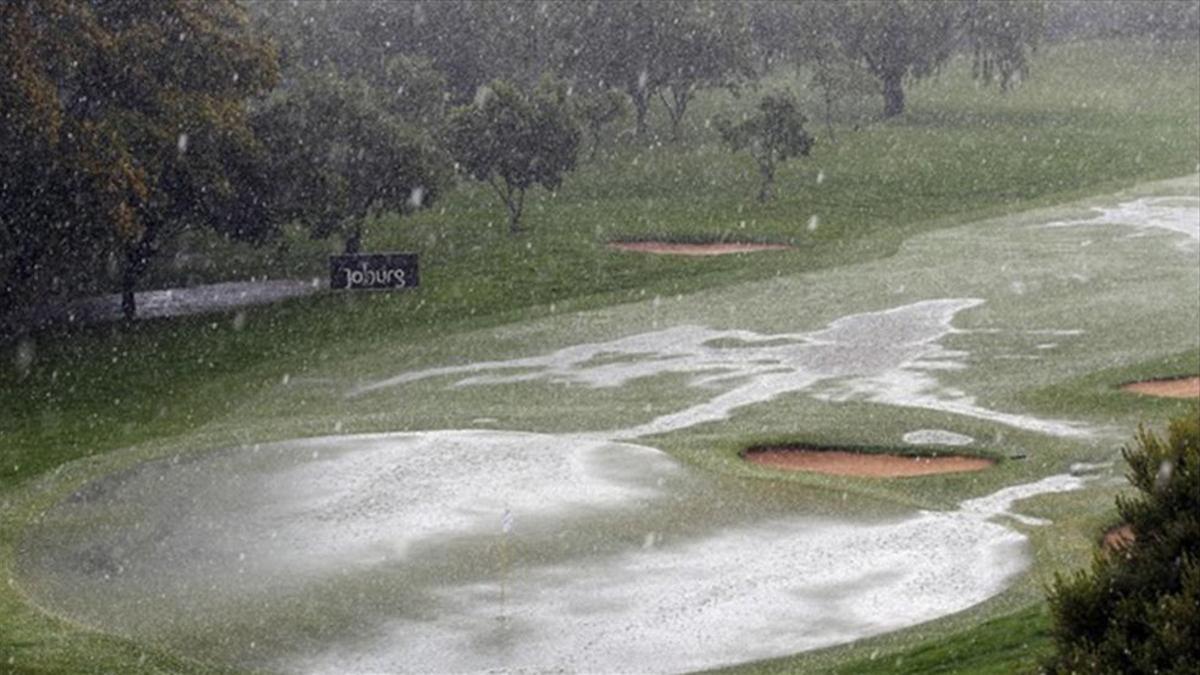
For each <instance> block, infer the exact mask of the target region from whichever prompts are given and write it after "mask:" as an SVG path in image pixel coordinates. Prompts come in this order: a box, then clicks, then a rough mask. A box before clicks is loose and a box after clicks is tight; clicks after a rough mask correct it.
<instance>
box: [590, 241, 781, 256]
mask: <svg viewBox="0 0 1200 675" xmlns="http://www.w3.org/2000/svg"><path fill="white" fill-rule="evenodd" d="M608 246H609V248H615V249H617V250H619V251H635V252H638V253H658V254H662V255H691V256H708V255H728V254H730V253H752V252H754V251H783V250H787V249H789V248H791V246H788V245H787V244H753V243H748V242H743V243H739V242H732V241H724V242H712V243H709V244H680V243H675V242H669V241H614V242H612V243H610V244H609V245H608Z"/></svg>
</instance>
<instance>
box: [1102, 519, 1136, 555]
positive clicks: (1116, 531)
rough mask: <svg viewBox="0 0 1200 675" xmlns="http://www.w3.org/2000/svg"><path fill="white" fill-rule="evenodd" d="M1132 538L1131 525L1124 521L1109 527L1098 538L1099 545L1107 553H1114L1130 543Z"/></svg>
mask: <svg viewBox="0 0 1200 675" xmlns="http://www.w3.org/2000/svg"><path fill="white" fill-rule="evenodd" d="M1134 539H1135V537H1134V534H1133V527H1131V526H1130V525H1129V524H1128V523H1126V524H1124V525H1117V526H1116V527H1110V528H1109V529H1108V531H1107V532H1105V533H1104V538H1103V539H1101V540H1100V546H1101V548H1103V549H1104V551H1105V552H1107V553H1116V552H1117V551H1120V550H1122V549H1124V548H1126V547H1128V546H1129V545H1130V544H1132V543H1133V540H1134Z"/></svg>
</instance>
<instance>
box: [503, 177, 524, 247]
mask: <svg viewBox="0 0 1200 675" xmlns="http://www.w3.org/2000/svg"><path fill="white" fill-rule="evenodd" d="M514 192H515V195H514ZM506 202H507V205H508V233H509V234H511V235H513V236H516V235H518V234H520V233H521V211H523V210H524V209H525V188H516V189H515V190H514V189H513V188H509V191H508V199H507V200H506Z"/></svg>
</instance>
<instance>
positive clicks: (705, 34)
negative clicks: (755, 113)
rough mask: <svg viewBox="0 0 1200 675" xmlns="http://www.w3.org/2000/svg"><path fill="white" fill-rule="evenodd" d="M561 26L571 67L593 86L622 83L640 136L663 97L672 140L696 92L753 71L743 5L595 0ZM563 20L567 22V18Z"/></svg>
mask: <svg viewBox="0 0 1200 675" xmlns="http://www.w3.org/2000/svg"><path fill="white" fill-rule="evenodd" d="M574 18H575V22H574V23H573V24H571V29H572V30H573V31H574V32H573V33H570V32H569V30H568V28H562V30H563V31H564V32H565V33H564V34H569V35H571V37H566V38H563V40H565V41H566V42H568V43H572V44H575V45H576V47H575V49H574V51H573V52H572V53H571V54H570V55H569V56H564V64H565V67H566V68H567V69H568V70H569V71H570V72H571V74H572V75H573V76H574V77H575V79H577V80H578V81H580V82H581V83H583V84H584V85H585V86H587V87H589V88H597V89H608V88H617V89H620V90H621V91H624V92H625V93H626V94H627V95H628V96H629V100H630V102H631V103H632V104H633V111H634V119H635V122H636V125H637V126H636V128H637V134H638V137H639V138H644V137H645V136H646V134H647V131H648V127H647V122H646V120H647V114H648V113H649V110H650V103H651V102H652V101H654V100H655V98H658V99H659V100H660V101H661V102H662V104H663V106H664V108H665V109H666V110H667V114H668V115H669V117H670V119H671V133H672V137H676V136H677V135H678V131H679V123H680V121H681V120H682V119H683V116H684V114H685V113H686V112H687V107H688V104H689V103H690V102H691V100H692V98H693V97H694V96H695V93H696V92H697V91H698V90H700V89H703V88H705V87H717V86H726V85H728V84H730V83H731V82H733V81H735V80H737V78H739V77H741V76H743V75H746V74H748V70H749V65H748V62H749V57H748V54H749V45H748V42H747V40H746V35H747V33H748V31H746V30H744V20H743V18H742V14H741V9H740V6H739V5H737V4H735V3H721V2H708V1H705V0H633V1H631V2H611V1H607V0H593V1H592V2H589V3H587V5H585V6H584V7H583V8H582V9H581V10H579V11H578V12H577V13H576V14H575V15H574ZM562 23H563V24H564V25H566V24H567V23H568V22H566V21H563V22H562Z"/></svg>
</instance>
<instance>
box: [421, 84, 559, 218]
mask: <svg viewBox="0 0 1200 675" xmlns="http://www.w3.org/2000/svg"><path fill="white" fill-rule="evenodd" d="M579 140H580V133H579V128H578V127H577V126H576V123H575V120H574V119H573V117H572V115H571V111H570V109H569V107H568V104H567V93H566V87H565V85H563V84H562V83H561V82H551V81H543V82H542V83H541V84H540V85H539V86H538V87H537V88H536V90H535V91H534V92H532V94H526V93H524V92H522V91H521V90H519V89H518V88H516V87H515V86H513V85H512V84H509V83H508V82H504V81H501V80H497V81H495V82H492V83H491V84H490V85H489V86H488V87H485V88H482V89H481V90H480V92H479V94H478V95H477V96H476V101H475V102H474V103H472V104H471V105H468V106H463V107H461V108H458V109H457V110H455V111H454V112H453V113H452V114H451V116H450V119H449V121H448V123H447V129H446V140H445V143H446V147H447V148H448V149H449V152H450V154H451V156H452V157H453V158H454V160H455V161H456V162H458V163H459V166H460V167H461V169H462V171H463V172H464V173H466V174H467V175H469V176H471V177H472V178H474V179H475V180H478V181H481V182H485V183H487V184H489V185H490V186H491V187H492V189H493V190H495V192H496V194H497V196H499V198H500V200H501V201H502V202H503V203H504V205H505V207H506V208H507V209H508V225H509V230H510V231H511V232H512V233H513V234H516V233H517V232H519V231H520V221H521V213H522V210H523V208H524V203H525V191H526V190H528V189H529V188H531V187H533V186H535V185H541V186H543V187H545V188H546V189H548V190H554V189H557V188H558V186H559V185H560V184H561V183H562V179H563V177H564V176H565V175H566V174H567V173H568V172H570V171H572V170H573V169H574V168H575V160H576V156H577V154H578V151H579Z"/></svg>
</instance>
